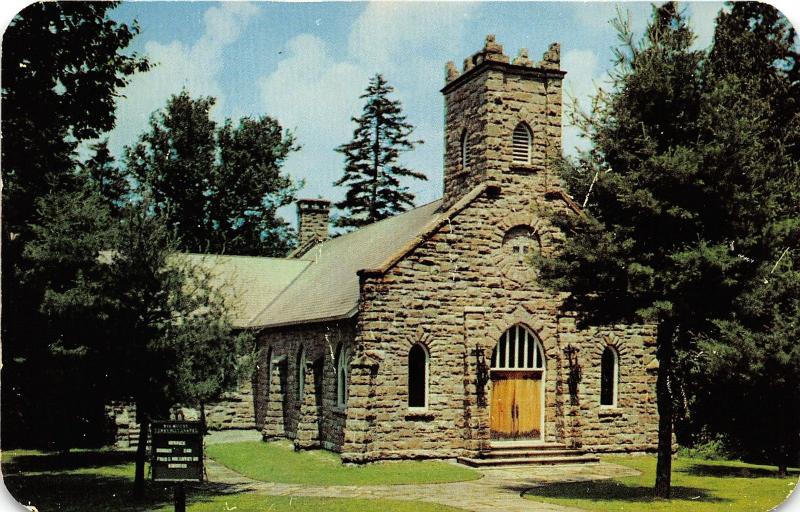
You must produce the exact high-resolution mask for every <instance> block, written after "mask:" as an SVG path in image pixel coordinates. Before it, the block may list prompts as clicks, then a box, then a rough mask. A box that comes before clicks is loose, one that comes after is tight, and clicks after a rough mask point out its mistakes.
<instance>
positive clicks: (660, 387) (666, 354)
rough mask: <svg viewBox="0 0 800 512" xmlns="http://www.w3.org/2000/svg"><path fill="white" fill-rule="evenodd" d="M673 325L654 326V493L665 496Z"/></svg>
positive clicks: (669, 453) (669, 459)
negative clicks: (655, 422)
mask: <svg viewBox="0 0 800 512" xmlns="http://www.w3.org/2000/svg"><path fill="white" fill-rule="evenodd" d="M674 335H675V327H674V326H673V325H672V323H670V322H662V323H661V325H660V326H659V329H658V381H657V382H656V400H657V402H658V461H657V463H656V483H655V488H654V493H655V496H656V497H657V498H669V497H670V486H671V480H672V393H671V392H670V383H669V379H670V373H671V371H672V350H673V347H672V344H673V338H674Z"/></svg>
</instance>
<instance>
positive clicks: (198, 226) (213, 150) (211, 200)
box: [125, 90, 298, 256]
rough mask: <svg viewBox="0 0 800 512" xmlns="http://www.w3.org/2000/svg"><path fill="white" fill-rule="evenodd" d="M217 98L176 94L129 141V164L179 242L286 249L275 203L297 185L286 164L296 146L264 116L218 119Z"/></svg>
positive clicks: (267, 251)
mask: <svg viewBox="0 0 800 512" xmlns="http://www.w3.org/2000/svg"><path fill="white" fill-rule="evenodd" d="M214 103H215V100H214V99H213V98H211V97H205V98H197V99H195V98H192V97H191V96H190V95H189V93H188V92H187V91H185V90H184V91H182V92H181V93H180V94H178V95H176V96H172V97H171V98H170V99H169V101H168V102H167V106H166V107H165V108H164V109H163V110H161V111H159V112H156V113H154V114H153V116H152V117H151V120H150V128H149V130H148V131H147V132H146V133H144V134H142V136H141V137H140V138H139V141H138V143H137V144H135V145H134V146H132V147H129V148H127V149H126V155H125V164H126V168H127V171H128V173H129V174H130V176H131V177H133V178H134V179H135V180H136V181H137V182H138V183H139V191H140V193H145V194H147V195H149V196H151V197H152V199H153V207H154V209H155V211H156V212H157V213H159V214H161V215H164V216H165V218H166V219H167V222H168V223H169V224H170V225H171V226H173V227H174V228H175V229H176V232H177V234H178V237H179V248H180V249H181V250H184V251H189V252H197V253H217V254H245V255H260V256H281V255H283V254H285V253H286V251H287V250H288V248H289V246H290V244H291V238H292V236H291V231H290V229H289V227H288V225H287V224H286V222H285V221H284V220H283V219H282V218H281V217H280V216H279V215H278V214H277V210H278V208H280V207H282V206H285V205H287V204H289V203H291V202H292V201H293V200H294V193H295V191H296V186H295V184H294V182H293V181H292V179H291V178H290V177H289V176H288V175H286V174H283V173H281V166H282V165H283V162H284V160H285V159H286V157H287V156H288V155H289V154H290V153H291V152H292V151H295V150H297V149H298V146H297V145H296V144H295V140H294V137H293V136H292V134H291V133H289V132H287V131H285V130H283V129H282V128H281V126H280V124H278V122H277V121H275V120H274V119H272V118H270V117H267V116H262V117H261V118H259V119H251V118H242V119H240V120H239V122H238V124H234V123H233V122H232V121H231V120H230V119H228V120H226V121H225V122H224V123H223V125H222V126H217V124H216V123H215V122H214V121H213V120H212V119H211V117H210V111H211V109H212V108H213V106H214Z"/></svg>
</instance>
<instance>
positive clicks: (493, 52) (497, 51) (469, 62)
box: [445, 34, 561, 83]
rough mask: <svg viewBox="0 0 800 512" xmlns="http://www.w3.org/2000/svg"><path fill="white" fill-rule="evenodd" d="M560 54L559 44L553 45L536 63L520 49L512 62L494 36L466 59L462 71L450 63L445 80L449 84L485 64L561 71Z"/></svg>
mask: <svg viewBox="0 0 800 512" xmlns="http://www.w3.org/2000/svg"><path fill="white" fill-rule="evenodd" d="M560 53H561V47H560V45H559V44H558V43H553V44H551V45H550V47H549V48H548V49H547V51H546V52H544V55H542V60H540V61H539V62H534V61H532V60H531V59H530V58H529V57H528V49H527V48H520V50H519V52H518V54H517V56H516V57H515V58H514V59H513V60H511V59H510V58H509V56H508V55H506V54H505V53H503V45H501V44H500V43H498V42H497V40H496V39H495V36H494V34H489V35H488V36H486V42H485V43H484V45H483V48H482V49H481V50H480V51H478V52H476V53H474V54H472V55H471V56H469V57H467V58H466V59H464V63H463V66H462V69H461V71H459V70H458V68H457V67H456V65H455V63H454V62H453V61H450V62H448V63H447V65H446V66H445V80H446V82H447V83H450V82H452V81H453V80H455V79H457V78H459V77H460V76H462V75H466V74H467V73H469V72H470V71H472V70H473V69H475V68H476V67H478V66H480V65H481V64H483V63H485V62H497V63H501V64H509V63H510V64H511V65H512V66H519V67H525V68H531V69H542V70H551V69H552V70H558V69H560V60H561V59H560Z"/></svg>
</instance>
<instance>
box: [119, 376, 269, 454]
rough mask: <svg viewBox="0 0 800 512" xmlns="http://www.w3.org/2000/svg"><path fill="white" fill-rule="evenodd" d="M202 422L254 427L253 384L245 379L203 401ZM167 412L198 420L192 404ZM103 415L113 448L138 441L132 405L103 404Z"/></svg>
mask: <svg viewBox="0 0 800 512" xmlns="http://www.w3.org/2000/svg"><path fill="white" fill-rule="evenodd" d="M205 410H206V424H207V426H208V428H209V429H210V430H227V429H252V428H255V426H256V423H255V414H254V410H253V387H252V385H251V383H250V382H245V383H244V384H242V386H241V387H240V388H239V389H237V390H236V391H234V392H231V393H226V394H225V395H224V396H223V399H222V400H220V401H219V402H211V403H209V404H206V406H205ZM170 414H171V415H172V417H179V418H183V419H185V420H198V419H200V411H199V410H197V409H195V408H192V407H181V406H175V407H173V408H172V410H171V412H170ZM106 417H107V418H108V420H107V421H108V424H109V426H110V427H111V429H112V432H110V435H111V437H112V438H113V439H114V446H115V447H117V448H135V447H136V446H137V445H138V444H139V423H138V422H137V421H136V405H135V404H133V403H130V402H119V401H117V402H112V403H110V404H109V405H106Z"/></svg>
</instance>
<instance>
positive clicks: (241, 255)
mask: <svg viewBox="0 0 800 512" xmlns="http://www.w3.org/2000/svg"><path fill="white" fill-rule="evenodd" d="M175 254H181V255H184V256H202V257H204V258H205V257H211V258H241V259H244V258H249V259H255V260H287V259H289V258H287V257H286V256H255V255H253V254H224V253H211V252H210V253H203V252H183V251H178V252H175Z"/></svg>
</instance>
